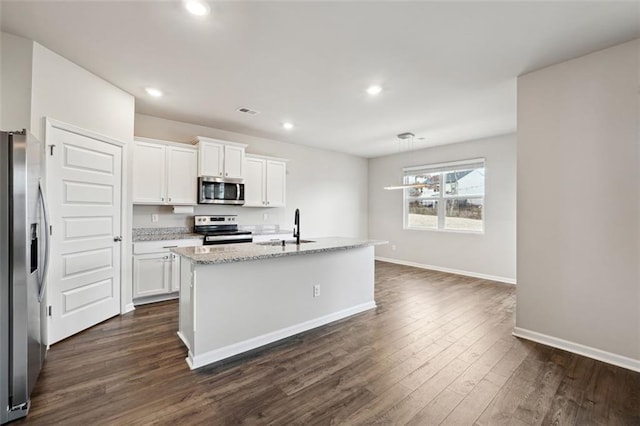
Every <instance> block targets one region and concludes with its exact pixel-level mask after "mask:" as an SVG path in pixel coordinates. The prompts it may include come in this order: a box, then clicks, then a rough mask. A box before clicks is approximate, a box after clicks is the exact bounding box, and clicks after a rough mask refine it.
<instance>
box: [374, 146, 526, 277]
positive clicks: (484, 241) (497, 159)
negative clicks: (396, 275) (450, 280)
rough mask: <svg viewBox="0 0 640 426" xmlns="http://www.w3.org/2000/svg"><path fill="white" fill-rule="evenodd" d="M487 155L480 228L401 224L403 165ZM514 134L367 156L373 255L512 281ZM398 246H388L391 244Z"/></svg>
mask: <svg viewBox="0 0 640 426" xmlns="http://www.w3.org/2000/svg"><path fill="white" fill-rule="evenodd" d="M481 157H482V158H485V160H486V180H485V192H486V193H485V207H484V214H485V218H484V220H485V223H484V227H485V232H484V234H474V233H459V232H444V231H416V230H405V229H403V216H402V215H403V191H402V190H392V191H389V190H384V189H383V187H384V186H389V185H399V184H401V183H402V177H403V173H402V169H403V167H410V166H420V165H425V164H434V163H444V162H449V161H457V160H466V159H472V158H481ZM515 179H516V137H515V135H514V134H511V135H504V136H498V137H492V138H487V139H480V140H475V141H469V142H463V143H458V144H453V145H443V146H437V147H433V148H427V149H423V150H420V151H411V152H405V153H399V154H396V155H390V156H386V157H379V158H374V159H371V160H370V161H369V238H373V239H381V240H388V241H389V242H390V243H389V244H387V245H382V246H377V247H376V256H378V257H384V258H389V259H396V260H400V261H403V262H410V263H417V264H420V265H426V266H429V267H435V268H438V269H445V270H454V271H459V273H465V274H469V275H476V276H489V277H493V278H494V279H498V280H502V281H507V282H513V281H514V280H515V277H516V193H515V191H516V186H515ZM394 245H395V246H396V250H395V251H394V250H392V246H394Z"/></svg>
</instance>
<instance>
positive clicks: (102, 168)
mask: <svg viewBox="0 0 640 426" xmlns="http://www.w3.org/2000/svg"><path fill="white" fill-rule="evenodd" d="M46 145H47V193H48V195H49V203H50V210H51V224H52V227H53V228H52V231H53V232H52V234H51V268H50V274H49V286H50V287H49V291H50V293H49V298H48V300H49V305H50V306H51V318H50V323H49V343H50V344H51V343H55V342H57V341H60V340H62V339H64V338H66V337H68V336H71V335H72V334H75V333H77V332H79V331H82V330H84V329H86V328H89V327H91V326H93V325H95V324H97V323H99V322H101V321H104V320H106V319H107V318H110V317H113V316H115V315H118V314H119V313H120V250H121V247H120V242H119V241H116V240H118V238H119V237H120V236H121V235H122V233H121V216H120V215H121V209H122V195H121V194H122V147H121V146H119V145H115V144H112V143H109V142H108V141H105V140H100V139H98V138H96V137H91V136H85V135H82V134H78V133H76V132H71V131H67V130H63V129H61V128H58V127H56V126H49V127H48V128H47V135H46ZM52 145H54V148H53V154H52V153H51V149H50V147H51V146H52Z"/></svg>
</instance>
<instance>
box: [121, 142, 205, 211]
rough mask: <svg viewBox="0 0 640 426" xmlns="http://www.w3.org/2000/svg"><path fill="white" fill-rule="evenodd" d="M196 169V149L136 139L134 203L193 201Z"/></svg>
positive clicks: (171, 203)
mask: <svg viewBox="0 0 640 426" xmlns="http://www.w3.org/2000/svg"><path fill="white" fill-rule="evenodd" d="M197 171H198V150H197V149H196V148H194V147H192V146H189V145H184V144H177V143H172V142H167V141H156V140H152V139H144V138H136V139H135V143H134V154H133V202H134V204H169V205H195V204H197V203H198V198H197V190H198V175H197Z"/></svg>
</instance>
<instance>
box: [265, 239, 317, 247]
mask: <svg viewBox="0 0 640 426" xmlns="http://www.w3.org/2000/svg"><path fill="white" fill-rule="evenodd" d="M282 241H284V244H285V245H287V246H288V245H291V244H295V243H296V240H278V241H264V242H261V243H256V244H257V245H259V246H281V245H282ZM304 243H315V241H311V240H300V244H304Z"/></svg>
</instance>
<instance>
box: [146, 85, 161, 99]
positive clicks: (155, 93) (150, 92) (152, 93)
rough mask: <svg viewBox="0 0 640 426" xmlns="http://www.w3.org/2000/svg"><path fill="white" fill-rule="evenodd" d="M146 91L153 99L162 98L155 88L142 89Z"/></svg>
mask: <svg viewBox="0 0 640 426" xmlns="http://www.w3.org/2000/svg"><path fill="white" fill-rule="evenodd" d="M144 90H146V91H147V93H148V94H149V95H151V96H153V97H154V98H159V97H160V96H162V92H161V91H160V90H158V89H156V88H153V87H147V88H146V89H144Z"/></svg>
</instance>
